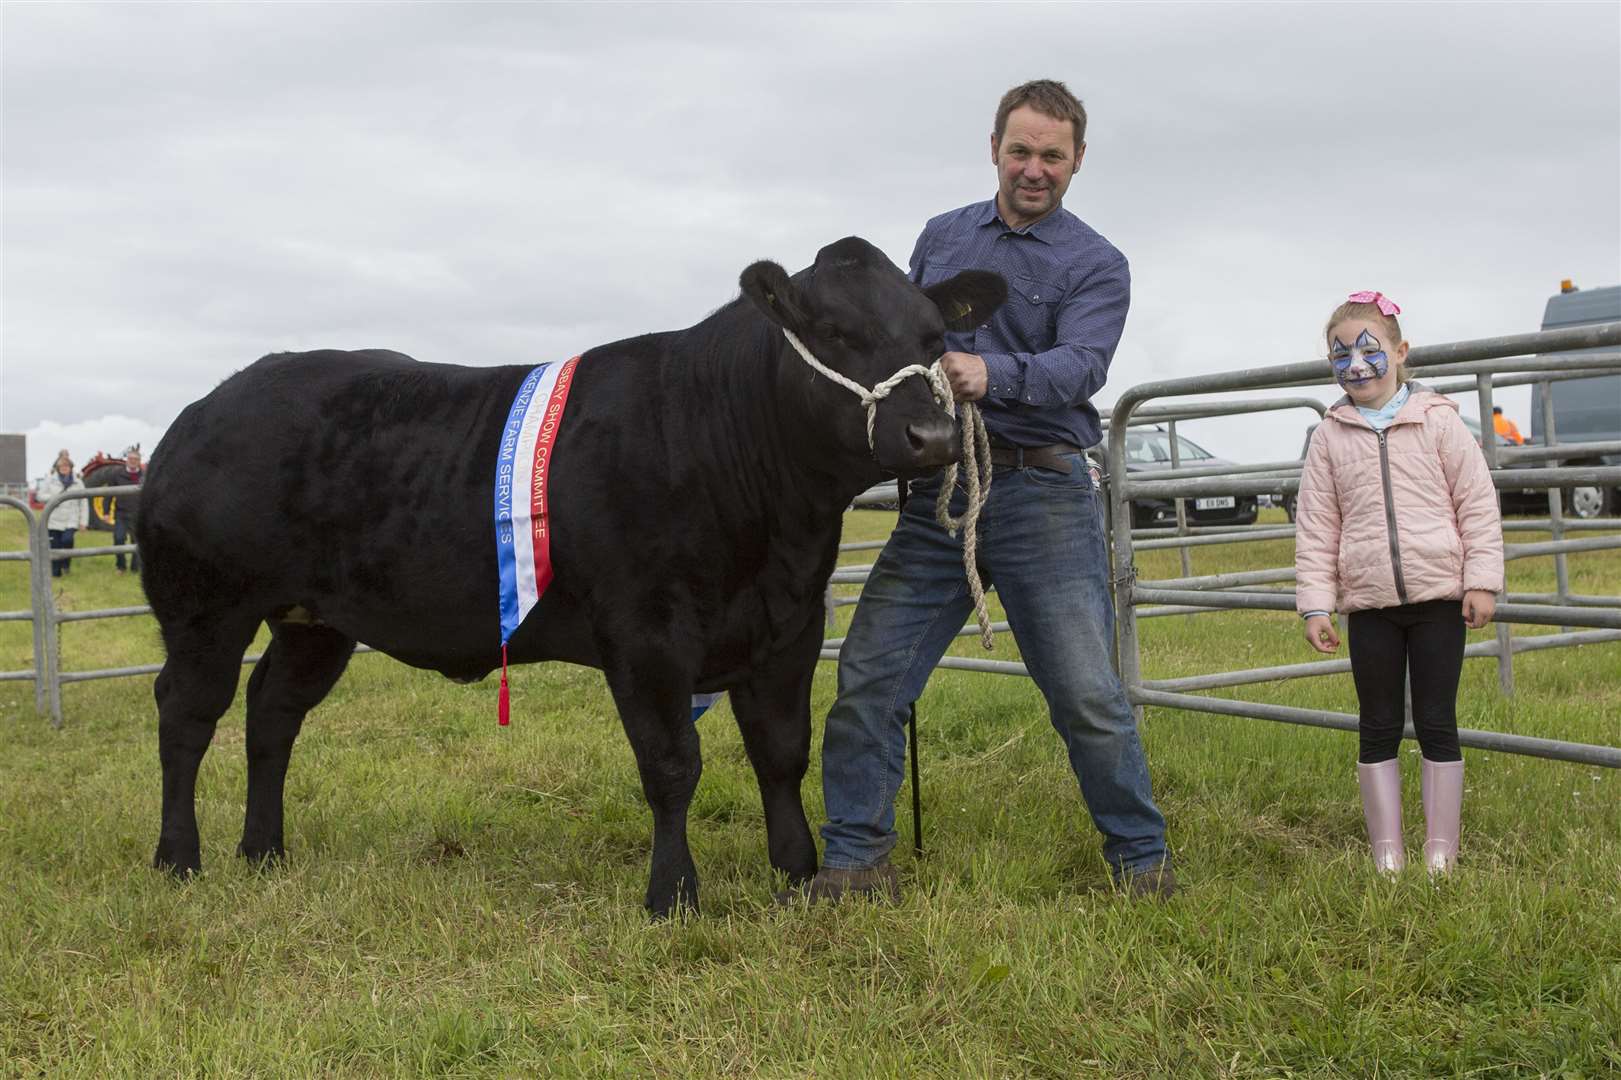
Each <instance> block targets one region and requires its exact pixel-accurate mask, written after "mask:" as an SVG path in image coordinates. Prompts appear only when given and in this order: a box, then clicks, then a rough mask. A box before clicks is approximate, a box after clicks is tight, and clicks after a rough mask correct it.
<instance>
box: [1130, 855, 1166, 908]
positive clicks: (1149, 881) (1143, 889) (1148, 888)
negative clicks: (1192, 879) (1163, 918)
mask: <svg viewBox="0 0 1621 1080" xmlns="http://www.w3.org/2000/svg"><path fill="white" fill-rule="evenodd" d="M1120 887H1121V889H1123V890H1124V891H1125V893H1126V894H1127V895H1128V896H1130V897H1131V898H1132V899H1133V900H1161V901H1163V900H1169V899H1170V898H1171V897H1173V896H1175V895H1176V872H1175V871H1174V870H1172V869H1171V864H1170V863H1160V864H1158V865H1157V866H1145V867H1142V868H1141V869H1138V870H1127V871H1126V872H1125V874H1124V875H1123V876H1122V877H1121V879H1120Z"/></svg>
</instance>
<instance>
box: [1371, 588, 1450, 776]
mask: <svg viewBox="0 0 1621 1080" xmlns="http://www.w3.org/2000/svg"><path fill="white" fill-rule="evenodd" d="M1465 629H1466V628H1465V626H1464V625H1463V606H1462V603H1461V602H1460V601H1457V600H1426V601H1424V602H1423V603H1420V604H1402V605H1401V606H1400V607H1390V608H1374V609H1372V610H1370V611H1353V612H1351V616H1350V635H1351V677H1352V679H1354V680H1355V681H1356V696H1357V700H1358V702H1359V703H1360V705H1361V713H1362V726H1361V729H1360V735H1361V743H1362V746H1361V754H1360V755H1359V756H1358V758H1357V760H1358V761H1360V762H1362V763H1363V764H1364V765H1372V764H1375V763H1376V762H1380V761H1389V760H1390V759H1391V758H1393V757H1395V756H1396V747H1397V746H1398V745H1399V744H1400V743H1401V737H1402V726H1403V722H1404V719H1405V714H1406V711H1407V710H1406V708H1405V705H1404V697H1405V695H1404V691H1403V686H1404V680H1403V675H1404V674H1405V675H1408V676H1410V678H1411V680H1412V685H1413V728H1414V730H1415V731H1416V732H1417V733H1418V745H1419V746H1420V747H1421V748H1422V749H1423V751H1424V756H1425V757H1427V758H1429V759H1430V760H1431V761H1461V760H1462V758H1463V755H1462V754H1460V753H1459V752H1458V714H1457V703H1458V675H1459V674H1460V673H1461V672H1462V671H1463V639H1464V631H1465Z"/></svg>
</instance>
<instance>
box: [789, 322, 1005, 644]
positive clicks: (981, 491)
mask: <svg viewBox="0 0 1621 1080" xmlns="http://www.w3.org/2000/svg"><path fill="white" fill-rule="evenodd" d="M782 332H783V335H784V336H785V337H787V339H788V344H790V345H792V346H793V347H794V351H795V352H797V353H799V356H800V358H801V359H802V360H804V361H805V363H807V364H809V365H810V366H811V367H812V368H813V369H815V370H816V371H819V372H821V373H822V374H823V375H826V376H827V377H828V378H829V379H831V380H832V381H834V382H836V383H838V384H839V385H840V386H842V387H844V388H845V389H846V390H848V391H850V392H851V393H852V394H854V395H856V396H857V397H859V398H860V399H861V404H862V405H863V406H865V407H866V410H867V449H869V450H871V449H874V447H873V437H872V426H873V422H874V421H875V420H876V419H877V417H878V403H879V402H880V401H882V400H884V399H885V398H886V397H888V396H889V394H890V392H891V391H892V390H894V389H895V387H897V386H899V385H900V384H901V382H902V381H904V380H906V379H909V378H911V377H912V376H913V375H921V376H923V377H924V378H925V379H928V380H929V387H930V389H932V390H933V391H934V400H935V401H936V402H938V403H939V404H940V407H941V408H943V409H945V410H946V413H947V414H948V415H951V416H956V415H957V409H958V408H959V407H960V408H961V409H962V464H963V472H964V477H963V478H964V482H965V484H966V487H967V489H968V505H967V506H966V507H964V508H963V512H962V516H961V517H958V518H954V517H952V516H951V492H952V490H953V489H954V488H955V487H956V486H957V465H956V463H955V462H953V463H952V464H951V465H950V466H948V467H947V468H946V475H945V479H944V482H943V483H941V485H940V497H939V498H938V499H936V500H935V504H934V520H935V521H937V522H939V523H940V527H941V528H942V529H945V530H946V533H947V535H949V536H952V537H955V536H956V535H957V530H958V529H959V528H960V529H962V565H963V573H964V574H965V575H966V576H967V578H968V592H969V594H970V595H971V596H972V597H973V599H974V617H975V618H976V619H977V620H978V621H979V642H980V644H981V645H983V646H984V647H985V648H986V650H987V651H989V650H990V649H992V648H994V647H995V643H994V641H993V639H992V637H991V615H990V612H989V611H988V610H987V609H986V607H985V583H984V582H983V581H981V580H980V577H979V512H980V510H981V509H983V508H984V506H985V502H986V500H987V499H989V498H990V495H991V441H990V435H989V434H988V433H987V432H986V430H985V421H984V419H983V418H982V417H981V416H980V415H979V409H978V407H977V406H975V405H974V403H973V402H971V401H964V402H960V403H959V402H957V401H956V400H955V399H953V398H952V396H951V385H950V384H949V383H948V382H947V381H946V376H945V372H944V371H943V370H941V367H940V362H939V361H938V360H936V361H935V362H934V363H933V364H930V365H929V366H928V367H924V366H923V365H922V364H908V365H907V366H906V367H903V368H901V369H900V370H899V371H897V372H895V374H893V375H891V376H890V377H889V378H887V379H885V380H884V381H883V382H881V383H879V384H878V385H876V386H874V387H873V388H872V389H871V390H868V389H867V388H866V387H864V386H862V385H861V384H860V383H858V382H856V381H855V380H854V379H849V378H846V377H845V376H843V375H841V374H839V373H838V372H837V371H834V370H833V369H832V368H830V367H828V366H827V365H826V364H824V363H822V362H821V361H820V360H818V359H816V357H814V356H812V355H811V351H810V350H809V349H807V348H806V347H805V343H804V342H802V341H800V340H799V338H798V337H797V336H795V334H794V332H793V331H792V330H789V329H788V328H786V327H784V328H783V331H782ZM897 482H898V481H897Z"/></svg>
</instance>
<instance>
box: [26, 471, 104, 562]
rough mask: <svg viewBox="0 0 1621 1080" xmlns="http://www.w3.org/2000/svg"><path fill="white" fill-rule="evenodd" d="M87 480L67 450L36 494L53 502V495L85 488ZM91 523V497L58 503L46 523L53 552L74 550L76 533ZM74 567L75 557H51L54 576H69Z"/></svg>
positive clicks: (42, 499) (39, 483) (47, 474)
mask: <svg viewBox="0 0 1621 1080" xmlns="http://www.w3.org/2000/svg"><path fill="white" fill-rule="evenodd" d="M82 487H84V483H83V482H82V481H80V479H79V477H78V476H77V475H76V474H75V473H74V471H73V458H72V457H70V456H69V455H68V452H67V451H66V450H63V451H61V452H60V453H58V454H57V455H56V463H55V464H54V465H52V466H51V471H50V472H48V473H46V474H45V475H44V476H42V477H40V479H39V481H38V483H36V484H35V485H34V494H35V495H36V496H37V497H38V498H39V501H40V502H42V503H45V502H50V501H51V499H52V498H54V497H55V496H57V495H60V494H61V493H62V492H64V491H68V490H70V489H72V488H82ZM89 524H90V502H89V500H88V499H69V500H67V501H65V502H62V503H58V504H57V507H56V509H54V510H52V511H51V519H50V521H48V522H46V526H45V528H46V531H47V532H48V533H50V537H51V550H52V551H72V550H73V536H74V534H75V533H76V532H78V531H79V530H80V529H83V528H85V527H87V526H88V525H89ZM72 569H73V560H72V559H61V558H53V559H52V560H51V576H52V577H53V578H59V577H65V576H66V575H67V574H68V573H69V572H70V571H71V570H72Z"/></svg>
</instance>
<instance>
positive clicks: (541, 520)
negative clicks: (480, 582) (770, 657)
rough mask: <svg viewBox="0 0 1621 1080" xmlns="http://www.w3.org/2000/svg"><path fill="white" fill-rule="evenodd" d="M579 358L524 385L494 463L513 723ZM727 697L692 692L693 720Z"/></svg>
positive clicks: (546, 564)
mask: <svg viewBox="0 0 1621 1080" xmlns="http://www.w3.org/2000/svg"><path fill="white" fill-rule="evenodd" d="M579 362H580V358H579V357H578V356H576V357H574V358H573V359H572V360H567V361H564V362H562V363H556V362H553V363H549V364H542V365H540V366H539V367H537V368H535V369H534V370H533V371H531V372H530V373H529V374H528V375H527V376H526V377H525V378H524V380H523V383H522V384H521V385H520V386H519V387H518V393H517V396H516V397H514V398H513V399H512V408H511V409H510V410H508V412H507V424H506V428H505V429H504V430H503V431H502V432H501V450H500V453H499V454H498V455H497V456H496V461H495V561H496V567H497V569H498V571H499V572H500V575H501V589H500V592H501V697H500V702H499V705H498V706H497V711H496V715H497V719H498V721H499V722H500V723H501V724H502V725H503V726H505V725H506V724H508V723H509V722H510V716H511V705H510V697H509V694H508V689H507V642H509V641H510V640H512V635H513V634H515V633H516V632H517V630H518V627H519V625H520V624H522V623H523V620H524V618H525V617H526V616H527V615H528V614H529V612H530V611H532V610H533V609H534V606H535V605H536V604H538V603H539V602H540V598H541V597H542V596H543V595H545V592H546V586H548V585H550V584H551V583H552V547H551V538H552V530H551V519H550V517H549V514H548V509H547V501H546V500H547V496H548V494H549V491H550V489H549V488H548V486H547V474H548V470H549V469H550V467H551V462H552V451H553V450H554V449H555V447H556V444H557V430H558V428H559V427H560V426H561V425H562V422H563V407H564V406H565V405H567V404H568V391H569V386H570V385H572V384H573V381H574V369H575V367H576V366H577V365H578V364H579ZM723 696H725V695H724V694H694V695H692V722H693V723H697V722H698V717H700V716H702V715H703V714H704V712H705V711H707V710H708V709H709V707H710V706H711V705H713V704H714V703H715V702H716V701H718V700H719V699H720V698H721V697H723Z"/></svg>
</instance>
